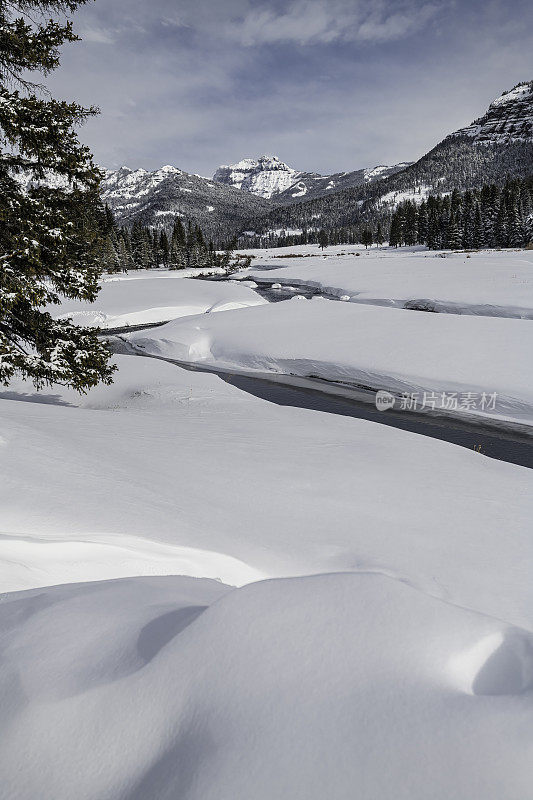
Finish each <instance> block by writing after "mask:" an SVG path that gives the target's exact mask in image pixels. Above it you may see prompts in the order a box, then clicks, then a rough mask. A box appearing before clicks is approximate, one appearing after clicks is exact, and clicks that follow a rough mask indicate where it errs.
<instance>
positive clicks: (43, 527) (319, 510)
mask: <svg viewBox="0 0 533 800" xmlns="http://www.w3.org/2000/svg"><path fill="white" fill-rule="evenodd" d="M354 249H355V248H338V251H339V252H341V251H345V252H351V251H352V252H353V250H354ZM273 252H274V251H273ZM275 252H277V253H278V254H280V253H279V251H275ZM307 252H309V251H307ZM302 254H304V253H303V252H302ZM521 255H522V257H523V258H526V259H527V258H528V257H529V254H524V253H522V254H521ZM508 256H509V257H510V258H511V259H515V260H514V261H513V262H512V264H513V266H510V265H508V268H507V267H504V266H503V265H502V264H503V262H501V259H504V258H507V257H508ZM386 258H389V256H388V255H387V256H386ZM392 258H393V256H391V257H390V258H389V260H390V261H391V263H390V267H391V269H390V274H389V275H388V277H385V276H384V274H383V275H382V277H381V278H380V280H381V281H382V283H381V285H380V287H381V290H382V291H378V293H377V295H382V297H381V299H385V300H391V298H392V299H394V298H395V297H396V299H398V297H397V295H398V292H399V287H400V286H401V281H400V277H398V276H395V275H394V274H393V271H392V266H393V263H395V266H396V271H397V272H398V273H399V274H400V275H401V273H402V271H404V272H405V275H404V280H405V281H406V282H407V283H408V285H409V286H410V287H412V286H414V285H416V286H420V285H421V283H416V281H421V278H420V276H418V275H416V274H415V273H416V270H413V268H412V267H411V266H410V264H411V261H413V260H415V261H416V263H418V259H424V254H423V253H420V254H419V253H410V254H407V255H405V256H404V254H396V256H394V258H395V262H393V261H392ZM460 258H461V257H460V256H454V257H453V258H447V259H440V258H436V259H432V260H433V261H435V263H436V264H437V265H438V266H439V267H440V268H441V269H444V270H449V272H448V279H449V285H447V284H446V282H445V281H444V279H442V280H441V279H440V278H439V275H440V273H437V272H435V273H430V274H429V275H427V276H426V278H425V279H426V280H427V281H428V284H427V285H428V286H433V288H434V289H435V291H434V292H432V293H429V292H428V293H427V294H428V296H429V297H433V298H435V297H438V296H439V295H440V294H441V291H440V290H441V288H442V289H445V288H448V289H449V291H451V292H453V286H454V283H455V282H458V287H457V289H456V294H455V295H453V294H452V295H450V294H448V293H446V295H442V297H448V298H449V297H455V301H456V302H458V303H460V304H462V306H461V307H462V308H463V309H464V308H467V307H469V308H471V306H472V305H473V303H474V302H475V303H479V302H480V301H483V302H485V301H486V300H487V297H492V298H493V299H497V294H498V292H499V293H500V301H499V302H498V303H495V304H494V305H495V306H498V307H499V308H500V309H501V308H504V309H507V310H509V308H511V307H517V308H526V307H528V306H527V302H526V304H525V305H524V302H523V296H522V295H520V298H521V299H520V300H519V301H517V298H518V286H519V285H521V282H522V281H524V280H526V274H527V273H526V269H527V268H528V265H527V264H526V265H524V264H522V262H519V261H518V255H516V256H515V255H514V254H507V253H505V254H495V255H494V256H492V254H491V255H489V256H487V257H486V258H487V260H486V262H484V263H485V267H484V270H485V273H484V274H485V283H486V284H491V283H492V282H494V283H495V285H496V287H499V288H498V289H496V288H494V286H493V287H492V290H490V291H489V290H487V292H488V294H483V286H484V283H483V280H482V275H483V271H482V270H481V268H480V270H479V275H478V276H477V278H475V279H474V278H469V279H468V280H465V281H463V282H462V283H461V281H460V278H459V277H458V275H459V267H460V268H462V269H463V270H468V269H470V267H471V266H472V264H473V263H476V261H475V258H474V257H473V258H472V260H471V261H470V260H469V261H467V262H466V264H465V263H463V262H462V261H461V260H460ZM480 258H481V257H480ZM335 259H337V261H335ZM335 259H331V258H322V257H320V258H317V257H316V255H315V256H313V257H310V258H306V259H295V262H294V263H292V262H291V261H290V260H288V262H285V261H282V262H280V261H276V260H275V259H273V260H272V263H273V265H282V264H283V265H284V266H283V268H282V269H280V270H276V271H273V272H270V273H268V272H265V271H262V270H260V269H259V270H256V273H254V274H256V278H254V280H256V282H259V281H260V280H261V278H262V277H263V278H264V277H265V276H267V275H269V274H270V276H276V277H275V278H274V279H273V280H278V276H279V280H280V282H281V283H287V282H288V281H287V280H286V277H285V276H284V275H283V273H284V271H285V270H287V269H288V270H289V271H291V270H293V271H294V270H299V272H298V273H297V274H298V275H302V276H303V278H301V280H305V278H306V277H307V274H306V270H307V268H308V267H312V269H316V272H317V275H318V272H319V271H320V269H321V270H322V271H321V274H320V276H319V278H320V280H326V278H325V277H324V276H325V275H326V272H327V271H328V269H329V270H330V273H331V274H332V275H335V274H337V272H336V271H337V270H341V267H342V270H343V277H342V280H341V281H339V284H340V285H339V286H338V287H337V288H338V289H339V291H340V290H341V288H342V285H343V282H344V280H345V278H346V274H347V273H346V272H345V271H344V270H345V266H347V265H345V264H344V261H348V260H349V263H350V265H351V269H352V270H353V271H357V270H361V269H367V267H366V264H368V273H369V274H368V281H370V279H371V275H370V266H373V267H374V269H375V270H377V272H378V273H379V265H380V261H379V258H378V257H377V256H376V257H374V256H373V255H372V256H368V257H367V261H366V262H365V256H361V257H360V258H356V257H354V256H353V255H347V256H335ZM491 259H493V260H491ZM315 261H316V265H315V266H314V262H315ZM427 261H428V262H429V261H430V258H428V259H427ZM337 262H338V263H337ZM422 263H424V262H422ZM455 264H457V265H458V267H457V269H456V270H455V271H454V266H453V265H455ZM528 264H529V266H530V262H528ZM404 265H405V270H404V269H403V268H404ZM522 269H523V270H524V271H523V272H522V271H521V270H522ZM250 272H251V273H253V272H254V271H253V270H252V271H250ZM338 275H340V272H339V273H338ZM432 275H433V280H431V276H432ZM513 275H518V276H520V277H519V279H518V281H517V283H516V285H515V279H514V278H513V277H512V276H513ZM243 277H244V278H245V279H246V278H248V280H250V274H247V275H244V276H243ZM439 280H441V282H440V283H439ZM176 281H179V282H180V285H178V284H176ZM395 281H396V282H395ZM155 282H157V283H158V285H159V288H157V287H156V286H155V285H154V286H152V283H155ZM335 283H337V279H336V278H335ZM290 284H291V285H293V286H297V285H300V284H299V281H298V279H294V278H291V281H290ZM368 285H369V286H370V289H369V297H370V301H372V302H373V303H375V301H376V298H377V300H380V297H379V296H377V295H376V293H375V292H373V291H371V289H372V286H374V284H370V283H369V284H368ZM224 287H226V288H227V290H228V291H229V292H230V294H229V295H228V296H227V297H226V296H221V295H216V296H213V294H212V292H218V291H219V289H224ZM204 289H205V292H207V293H208V294H207V295H205V296H204V295H202V296H201V297H200V296H198V295H197V294H194V293H195V292H201V291H204ZM391 289H398V291H391ZM244 292H246V293H248V294H247V295H246V299H245V301H244V302H242V303H241V301H242V298H243V297H244V295H243V294H240V293H244ZM491 292H492V294H491ZM345 293H346V292H345V291H342V294H345ZM347 294H348V295H349V296H350V297H353V294H354V293H353V291H351V290H350V291H349V292H348V293H347ZM408 294H410V293H408ZM250 296H254V297H255V298H258V296H257V295H256V294H255V293H254V292H253V290H252V288H251V287H249V286H244V285H239V284H238V283H233V282H232V283H227V284H217V283H207V284H201V283H200V282H197V281H190V280H187V279H185V280H184V279H183V278H182V275H181V274H180V275H179V276H178V275H176V274H174V273H165V272H157V273H156V274H154V273H141V274H139V273H137V274H135V273H131V274H129V275H126V276H113V277H112V278H110V280H109V281H107V282H106V283H105V285H104V289H103V298H104V301H105V303H104V305H102V306H99V308H100V309H101V310H102V313H103V314H104V315H107V316H106V317H105V318H106V319H111V318H114V317H116V318H119V319H124V318H127V319H128V320H129V319H130V317H131V318H133V319H138V317H137V315H138V314H141V315H142V314H143V313H145V312H147V311H149V309H172V313H175V311H176V310H177V311H178V314H181V313H182V312H183V313H185V312H186V313H188V314H189V315H190V316H188V317H187V318H186V317H183V318H181V319H179V318H178V319H175V321H172V322H170V323H168V324H167V325H165V326H163V327H160V328H156V329H153V330H152V331H149V332H147V331H144V332H143V333H142V334H141V333H139V334H136V335H131V336H129V337H121V338H116V339H114V341H115V345H116V347H117V348H118V347H121V348H123V349H124V350H128V349H129V352H131V348H132V344H133V343H135V345H136V346H137V347H138V348H139V347H142V348H143V349H141V350H139V351H138V352H143V353H144V355H145V356H149V355H153V356H154V357H139V356H137V355H126V354H125V355H115V356H114V360H115V363H116V364H117V365H118V367H119V370H118V372H117V373H116V376H115V382H114V384H113V385H112V386H110V387H105V386H100V387H98V388H96V389H93V390H91V391H90V392H88V394H87V395H85V396H83V397H80V396H79V395H77V394H76V393H75V392H73V391H70V390H66V389H63V388H57V387H54V388H53V389H44V390H42V391H39V392H37V391H35V390H34V389H33V387H32V386H31V385H30V384H28V383H27V382H25V381H20V380H19V381H14V382H13V383H12V385H11V386H10V387H9V388H7V389H1V390H0V474H2V481H1V482H0V508H1V509H2V513H1V515H0V592H1V594H0V652H1V656H0V707H1V708H2V735H1V736H0V782H1V786H2V790H1V792H0V794H1V795H2V798H4V797H5V798H6V800H36V798H46V799H47V800H48V798H50V799H52V798H53V800H71V798H73V797H74V798H76V799H77V800H97V799H98V800H100V798H101V799H102V800H104V798H105V799H106V800H176V798H180V800H181V798H183V800H237V799H240V798H253V800H273V799H274V798H276V800H277V799H278V798H280V800H281V798H290V800H324V798H325V797H328V798H332V800H346V798H352V797H357V800H377V799H379V800H428V799H429V798H431V800H452V799H453V800H466V799H467V798H468V800H477V798H480V800H481V798H483V800H502V799H503V798H505V800H529V798H530V795H531V785H532V782H533V769H532V765H531V752H532V747H533V740H532V732H531V731H532V726H531V724H530V717H531V711H532V699H533V634H532V631H533V587H532V582H531V574H532V570H533V539H532V536H531V518H532V511H533V493H532V492H531V476H532V473H531V471H530V470H528V469H525V468H522V467H519V466H515V465H513V464H508V463H505V462H501V461H496V460H493V459H490V458H486V457H485V456H483V455H481V454H479V453H477V452H474V451H469V450H466V449H464V448H460V447H457V446H455V445H452V444H449V443H447V442H442V441H438V440H434V439H429V438H427V437H425V436H421V435H417V434H414V433H408V432H405V431H402V430H398V429H395V428H392V427H388V426H384V425H380V424H376V423H372V422H368V421H366V420H361V419H355V418H348V417H342V416H337V415H334V414H325V413H322V412H318V411H313V410H309V409H305V408H296V407H294V408H293V407H285V406H281V405H276V404H275V403H270V402H267V401H266V400H262V399H259V398H257V397H255V396H254V395H252V394H250V393H248V392H246V391H244V389H242V388H239V382H238V381H237V380H235V378H233V377H231V376H227V378H226V380H223V379H222V378H221V377H217V376H216V375H214V374H209V373H206V372H199V371H190V370H185V369H183V368H182V367H180V366H177V365H175V364H172V363H168V362H167V361H165V360H162V359H165V358H175V357H179V358H185V359H187V360H189V361H190V362H191V363H192V366H200V367H202V366H206V365H209V364H211V365H212V366H213V367H215V368H218V367H224V368H228V369H230V370H233V371H234V372H236V373H238V372H240V371H243V372H247V373H250V372H251V373H253V374H256V375H258V374H263V373H264V374H268V375H270V376H271V377H275V378H279V379H281V380H284V379H285V378H286V377H287V375H288V373H296V374H300V375H303V374H308V370H310V369H311V370H312V371H315V372H316V371H318V373H319V374H320V371H322V373H323V374H324V375H330V376H331V375H333V376H334V379H335V380H337V379H339V378H340V379H342V380H344V379H348V380H352V379H353V377H354V375H356V376H359V378H361V377H363V376H365V377H366V379H368V380H370V379H372V380H373V379H374V378H380V379H383V380H384V381H387V382H389V381H391V380H392V381H396V382H397V384H398V385H401V386H404V385H406V384H407V385H408V386H411V387H412V386H423V385H425V384H426V383H427V384H428V385H429V386H430V387H431V388H433V389H435V388H436V386H435V384H438V385H439V386H441V385H442V386H446V387H447V388H448V387H450V386H452V385H453V386H455V385H457V386H461V387H467V388H468V389H469V390H474V391H475V390H476V389H477V388H478V387H487V388H489V387H490V389H491V391H495V390H500V389H501V391H502V396H504V397H505V399H506V402H507V403H508V405H507V406H506V407H505V408H503V409H499V412H500V411H501V416H505V415H509V416H512V415H515V416H519V415H522V416H521V418H522V419H526V417H527V414H529V411H530V409H531V407H532V404H533V401H532V397H531V395H532V390H531V388H530V387H528V385H527V376H528V374H529V371H530V370H529V364H530V363H531V350H530V345H531V335H532V334H531V333H530V332H529V331H530V328H531V322H530V321H529V320H526V319H496V318H491V317H486V316H485V317H483V316H475V315H472V314H470V315H465V316H461V315H459V314H427V313H422V312H418V311H406V310H401V309H398V308H394V307H393V308H383V307H379V306H377V305H375V304H370V305H368V304H366V303H365V302H363V303H362V304H361V303H359V304H358V303H353V302H344V303H335V302H331V301H328V300H324V299H314V300H312V301H306V300H303V299H302V298H300V302H298V303H296V302H292V301H291V302H284V303H278V304H273V305H266V304H261V305H257V306H253V307H246V306H247V305H248V304H249V303H248V301H249V300H250ZM406 296H407V295H405V293H404V294H402V295H401V297H403V298H404V299H405V297H406ZM415 297H416V295H415ZM152 298H155V300H154V299H152ZM474 298H476V299H475V300H474ZM411 299H412V298H411ZM370 301H369V302H370ZM208 302H209V303H211V305H210V306H209V308H210V309H211V310H213V309H214V308H218V309H221V308H222V309H224V306H226V308H227V307H228V304H229V305H230V306H231V304H232V303H236V302H238V303H239V304H241V306H244V307H240V308H239V309H237V310H226V311H224V313H220V314H216V315H211V314H207V315H206V314H205V313H204V312H205V311H206V310H209V309H208V308H206V306H207V303H208ZM449 302H451V301H449ZM221 304H222V305H221ZM61 310H62V309H59V311H61ZM448 310H449V309H448ZM477 313H479V312H477ZM178 314H176V316H178ZM116 324H117V323H116V322H114V323H113V326H114V325H116ZM109 326H111V323H109V325H108V327H109ZM521 370H522V373H523V374H522V375H521V374H520V371H521ZM232 381H235V384H236V385H232ZM495 383H496V384H497V385H494V384H495ZM395 385H396V384H395ZM234 587H238V588H234Z"/></svg>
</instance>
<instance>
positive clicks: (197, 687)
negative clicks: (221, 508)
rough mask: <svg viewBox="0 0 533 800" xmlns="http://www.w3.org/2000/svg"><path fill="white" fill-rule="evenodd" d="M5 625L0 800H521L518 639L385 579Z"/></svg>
mask: <svg viewBox="0 0 533 800" xmlns="http://www.w3.org/2000/svg"><path fill="white" fill-rule="evenodd" d="M0 626H1V627H0V629H1V630H2V633H3V655H2V662H1V664H0V682H1V685H2V708H3V717H4V718H3V726H2V727H3V731H2V732H3V736H2V742H1V745H0V759H1V761H0V769H1V772H2V778H3V792H4V797H6V798H15V797H16V798H17V800H35V798H37V797H46V798H54V800H71V798H72V797H76V798H78V800H94V798H104V797H105V798H123V799H124V800H148V799H149V800H170V799H171V798H178V797H179V798H188V800H235V798H245V797H250V798H254V800H272V798H301V799H302V800H304V798H305V800H323V798H324V797H326V796H327V797H331V798H334V800H345V799H346V798H348V797H354V796H356V797H357V798H359V799H360V800H375V798H379V799H380V800H399V799H400V800H427V798H428V797H431V798H432V800H450V798H458V799H459V798H461V799H462V798H483V800H502V798H503V797H505V798H506V800H526V799H527V798H528V797H529V795H530V789H531V749H532V747H533V734H532V730H531V725H530V724H529V717H530V714H531V700H532V692H531V686H532V677H533V636H532V635H531V633H530V632H529V631H528V630H526V629H523V628H517V627H514V626H511V625H508V624H507V623H506V622H504V621H501V620H497V619H494V618H491V617H487V616H485V615H480V614H476V613H473V612H471V611H467V610H464V609H461V608H458V607H456V606H454V605H451V604H447V603H442V602H441V601H438V600H435V599H434V598H430V597H427V596H425V595H423V594H421V593H420V592H418V591H416V590H414V589H412V588H411V587H409V586H406V585H405V584H402V583H400V582H398V581H395V580H391V579H390V578H386V577H384V576H378V575H372V574H363V575H346V574H345V575H323V576H314V577H307V578H300V579H290V580H281V581H280V580H276V581H266V582H259V583H255V584H252V585H251V586H246V587H244V588H242V589H235V590H233V591H231V590H228V588H227V587H224V586H222V585H220V584H216V583H213V582H208V581H193V580H191V579H187V578H158V579H146V578H137V579H133V580H123V581H117V582H104V583H97V584H93V585H87V584H85V585H83V584H82V585H70V586H65V587H58V588H52V589H45V590H38V591H32V592H27V593H22V594H17V595H11V596H10V595H8V596H7V597H5V599H4V602H3V603H2V604H0ZM25 754H28V755H29V757H25Z"/></svg>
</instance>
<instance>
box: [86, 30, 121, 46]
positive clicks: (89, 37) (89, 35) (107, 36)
mask: <svg viewBox="0 0 533 800" xmlns="http://www.w3.org/2000/svg"><path fill="white" fill-rule="evenodd" d="M78 34H79V36H81V38H82V39H84V40H85V41H86V42H95V43H96V44H113V43H114V41H115V38H114V36H112V35H111V33H110V32H109V31H106V30H104V29H103V28H96V27H86V28H82V29H81V30H80V31H78Z"/></svg>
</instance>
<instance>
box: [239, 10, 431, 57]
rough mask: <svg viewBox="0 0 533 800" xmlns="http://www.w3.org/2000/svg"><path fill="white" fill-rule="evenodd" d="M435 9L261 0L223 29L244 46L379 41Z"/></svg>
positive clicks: (406, 30)
mask: <svg viewBox="0 0 533 800" xmlns="http://www.w3.org/2000/svg"><path fill="white" fill-rule="evenodd" d="M441 7H442V3H441ZM438 11H439V6H437V5H436V4H434V3H422V4H420V3H416V2H413V1H412V0H407V2H402V0H399V2H395V3H390V2H384V0H356V1H355V2H353V1H352V2H350V0H292V2H290V3H288V4H287V5H286V7H285V8H283V9H274V8H272V6H271V4H269V3H262V4H261V6H259V7H257V8H253V9H250V10H249V12H248V13H247V14H246V16H244V18H242V19H240V20H233V21H232V22H231V23H230V24H228V25H226V27H225V34H226V35H227V36H228V37H229V38H235V39H237V40H238V41H240V42H241V43H242V44H244V45H246V46H254V45H257V44H272V43H276V42H295V43H297V44H299V45H312V44H330V43H332V42H335V41H344V42H357V41H365V42H385V41H390V40H393V39H398V38H401V37H403V36H406V35H409V34H411V33H413V32H415V31H417V30H420V29H421V28H423V27H424V26H425V25H426V24H427V23H428V21H429V20H430V19H431V18H432V17H434V16H435V15H436V14H437V12H438Z"/></svg>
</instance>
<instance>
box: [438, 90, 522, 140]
mask: <svg viewBox="0 0 533 800" xmlns="http://www.w3.org/2000/svg"><path fill="white" fill-rule="evenodd" d="M460 135H467V136H470V137H471V138H472V140H473V141H474V142H476V143H478V144H506V143H508V142H527V141H533V81H527V82H525V83H519V84H518V85H517V86H515V87H514V88H513V89H511V90H510V91H508V92H504V93H503V94H502V95H501V96H500V97H498V98H497V99H496V100H494V102H492V103H491V104H490V106H489V108H488V110H487V112H486V113H485V114H484V115H483V116H482V117H480V118H479V119H476V120H475V121H474V122H473V123H472V124H471V125H468V126H467V127H466V128H461V129H460V130H458V131H456V132H455V133H453V134H452V136H460Z"/></svg>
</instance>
